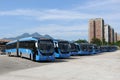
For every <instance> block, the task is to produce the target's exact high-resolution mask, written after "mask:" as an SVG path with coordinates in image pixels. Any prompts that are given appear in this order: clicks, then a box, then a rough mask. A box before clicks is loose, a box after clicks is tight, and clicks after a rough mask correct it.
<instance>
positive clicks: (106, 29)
mask: <svg viewBox="0 0 120 80" xmlns="http://www.w3.org/2000/svg"><path fill="white" fill-rule="evenodd" d="M104 37H105V38H104V39H105V41H106V42H108V43H110V39H111V38H110V37H111V36H110V25H108V24H107V25H104Z"/></svg>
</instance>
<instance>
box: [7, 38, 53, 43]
mask: <svg viewBox="0 0 120 80" xmlns="http://www.w3.org/2000/svg"><path fill="white" fill-rule="evenodd" d="M38 40H51V39H47V38H40V37H26V38H21V39H18V40H14V41H11V42H9V43H7V44H11V43H15V42H17V41H38Z"/></svg>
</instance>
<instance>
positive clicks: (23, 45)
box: [6, 37, 55, 61]
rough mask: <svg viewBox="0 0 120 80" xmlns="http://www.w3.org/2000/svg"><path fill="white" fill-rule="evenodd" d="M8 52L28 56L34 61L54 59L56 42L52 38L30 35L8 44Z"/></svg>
mask: <svg viewBox="0 0 120 80" xmlns="http://www.w3.org/2000/svg"><path fill="white" fill-rule="evenodd" d="M6 53H7V54H8V55H9V56H11V55H14V56H20V57H26V58H29V59H31V60H33V61H54V60H55V57H54V44H53V40H51V39H45V38H44V39H43V38H37V37H28V38H23V39H19V40H15V41H12V42H9V43H7V44H6Z"/></svg>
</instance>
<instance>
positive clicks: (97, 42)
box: [90, 38, 102, 46]
mask: <svg viewBox="0 0 120 80" xmlns="http://www.w3.org/2000/svg"><path fill="white" fill-rule="evenodd" d="M90 43H93V44H97V45H98V46H101V45H102V41H101V40H100V39H98V38H93V39H92V41H91V42H90Z"/></svg>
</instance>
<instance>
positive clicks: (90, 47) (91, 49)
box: [88, 44, 100, 54]
mask: <svg viewBox="0 0 120 80" xmlns="http://www.w3.org/2000/svg"><path fill="white" fill-rule="evenodd" d="M88 51H89V54H97V53H99V52H100V50H99V48H98V46H97V45H96V44H88Z"/></svg>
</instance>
